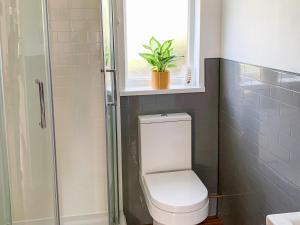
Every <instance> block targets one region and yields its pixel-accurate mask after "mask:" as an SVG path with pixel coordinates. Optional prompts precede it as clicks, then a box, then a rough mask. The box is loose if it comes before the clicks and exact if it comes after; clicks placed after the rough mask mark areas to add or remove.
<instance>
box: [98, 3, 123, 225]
mask: <svg viewBox="0 0 300 225" xmlns="http://www.w3.org/2000/svg"><path fill="white" fill-rule="evenodd" d="M101 3H102V4H101V12H102V40H103V46H102V48H103V54H102V59H103V60H102V66H103V68H102V71H101V72H102V74H103V75H104V79H105V104H106V107H105V108H106V112H105V114H106V146H107V171H108V172H107V175H108V178H107V182H108V207H109V209H108V211H109V224H110V225H115V224H119V223H120V221H119V220H120V218H119V193H118V190H119V188H118V143H117V79H116V64H115V49H114V47H115V38H114V15H113V1H112V0H102V1H101Z"/></svg>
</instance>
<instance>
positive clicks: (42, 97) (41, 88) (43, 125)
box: [35, 80, 47, 129]
mask: <svg viewBox="0 0 300 225" xmlns="http://www.w3.org/2000/svg"><path fill="white" fill-rule="evenodd" d="M35 82H36V84H37V85H38V88H39V99H40V110H41V120H40V122H39V125H40V127H41V128H42V129H45V128H46V126H47V124H46V107H45V94H44V83H43V82H42V81H39V80H36V81H35Z"/></svg>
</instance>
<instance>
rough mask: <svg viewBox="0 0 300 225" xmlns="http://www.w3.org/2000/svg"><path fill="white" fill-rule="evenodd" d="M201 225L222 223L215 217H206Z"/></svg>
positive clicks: (220, 224) (218, 224)
mask: <svg viewBox="0 0 300 225" xmlns="http://www.w3.org/2000/svg"><path fill="white" fill-rule="evenodd" d="M201 225H223V223H222V221H221V220H220V219H219V218H217V217H208V218H207V219H206V220H205V221H204V222H202V223H201Z"/></svg>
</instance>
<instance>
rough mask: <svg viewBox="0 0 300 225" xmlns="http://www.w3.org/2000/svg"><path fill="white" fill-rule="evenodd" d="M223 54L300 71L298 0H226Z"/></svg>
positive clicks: (255, 62) (249, 61)
mask: <svg viewBox="0 0 300 225" xmlns="http://www.w3.org/2000/svg"><path fill="white" fill-rule="evenodd" d="M222 13H223V16H222V21H223V23H222V28H223V32H222V36H223V37H222V42H223V43H222V57H223V58H226V59H231V60H236V61H240V62H245V63H250V64H255V65H260V66H265V67H270V68H275V69H281V70H286V71H291V72H297V73H299V72H300V1H299V0H223V12H222Z"/></svg>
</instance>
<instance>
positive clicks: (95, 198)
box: [48, 0, 107, 217]
mask: <svg viewBox="0 0 300 225" xmlns="http://www.w3.org/2000/svg"><path fill="white" fill-rule="evenodd" d="M48 2H49V7H48V8H49V17H50V20H49V28H50V42H51V44H50V45H51V46H50V47H51V67H52V78H53V87H54V90H53V91H54V110H55V126H56V141H57V159H58V178H59V194H60V195H59V197H60V203H61V215H62V216H63V217H68V216H73V215H75V216H76V215H87V214H99V213H105V212H107V193H106V154H105V151H106V150H105V133H104V132H105V127H104V124H105V123H104V97H103V79H102V77H101V74H100V66H101V64H100V52H101V51H100V50H101V49H100V46H101V45H100V34H99V30H100V11H99V10H100V6H99V4H100V1H99V0H49V1H48Z"/></svg>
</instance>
